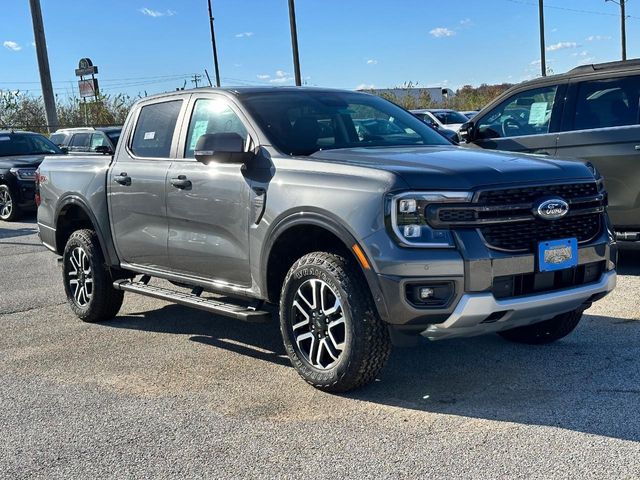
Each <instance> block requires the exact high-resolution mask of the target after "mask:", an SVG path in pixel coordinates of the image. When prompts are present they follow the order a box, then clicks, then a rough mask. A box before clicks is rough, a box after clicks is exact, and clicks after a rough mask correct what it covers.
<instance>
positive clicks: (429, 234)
mask: <svg viewBox="0 0 640 480" xmlns="http://www.w3.org/2000/svg"><path fill="white" fill-rule="evenodd" d="M472 197H473V194H472V193H470V192H407V193H401V194H399V195H394V196H391V197H390V205H389V208H390V215H389V218H390V227H391V230H392V231H393V233H394V235H395V236H396V237H397V238H398V240H399V241H400V243H402V244H403V245H405V246H409V247H431V248H437V247H454V246H455V244H454V243H453V236H452V235H451V232H450V231H449V230H435V229H433V228H431V227H430V226H429V225H428V224H427V220H426V218H425V209H426V208H427V206H428V205H430V204H432V203H467V202H470V201H471V198H472Z"/></svg>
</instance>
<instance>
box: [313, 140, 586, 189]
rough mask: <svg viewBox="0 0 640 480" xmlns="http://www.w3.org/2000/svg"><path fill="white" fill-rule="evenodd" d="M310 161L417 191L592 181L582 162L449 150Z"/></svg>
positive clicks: (326, 155)
mask: <svg viewBox="0 0 640 480" xmlns="http://www.w3.org/2000/svg"><path fill="white" fill-rule="evenodd" d="M311 158H314V159H318V160H322V161H325V162H335V163H340V164H345V165H359V166H362V167H368V168H376V169H379V170H385V171H389V172H392V173H395V174H396V175H398V176H399V177H401V178H402V179H403V180H404V181H405V182H406V183H407V184H408V186H409V187H410V188H415V189H448V190H471V189H474V188H479V187H485V186H493V185H501V184H514V183H541V182H553V181H564V180H566V181H572V180H591V179H593V175H592V174H591V172H590V171H589V169H588V168H587V167H586V166H585V165H584V164H582V163H580V162H570V161H561V160H550V159H547V158H545V157H541V156H538V155H525V154H514V153H511V152H495V151H487V150H475V149H470V148H463V147H453V146H451V147H450V146H444V147H441V146H438V147H382V148H380V147H376V148H349V149H336V150H324V151H319V152H316V153H314V154H313V155H312V156H311Z"/></svg>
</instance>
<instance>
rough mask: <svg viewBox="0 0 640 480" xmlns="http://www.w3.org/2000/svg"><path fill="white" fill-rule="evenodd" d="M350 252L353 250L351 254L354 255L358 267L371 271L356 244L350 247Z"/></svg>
mask: <svg viewBox="0 0 640 480" xmlns="http://www.w3.org/2000/svg"><path fill="white" fill-rule="evenodd" d="M351 250H353V253H355V254H356V257H357V258H358V261H359V262H360V265H362V268H364V269H365V270H371V265H369V261H368V260H367V257H365V255H364V252H363V251H362V249H361V248H360V247H359V246H358V244H357V243H354V244H353V246H352V247H351Z"/></svg>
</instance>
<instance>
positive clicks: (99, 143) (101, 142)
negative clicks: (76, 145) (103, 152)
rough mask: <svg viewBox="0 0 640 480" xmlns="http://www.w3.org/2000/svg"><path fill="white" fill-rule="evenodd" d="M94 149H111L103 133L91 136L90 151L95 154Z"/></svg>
mask: <svg viewBox="0 0 640 480" xmlns="http://www.w3.org/2000/svg"><path fill="white" fill-rule="evenodd" d="M96 147H111V146H110V145H109V142H108V140H107V138H106V137H105V136H104V133H94V134H93V135H92V136H91V151H92V152H95V151H96Z"/></svg>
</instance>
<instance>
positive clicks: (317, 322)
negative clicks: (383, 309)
mask: <svg viewBox="0 0 640 480" xmlns="http://www.w3.org/2000/svg"><path fill="white" fill-rule="evenodd" d="M280 327H281V331H282V337H283V340H284V345H285V348H286V350H287V354H288V355H289V358H290V360H291V363H292V364H293V366H294V367H295V369H296V370H297V371H298V373H299V374H300V376H302V378H304V379H305V380H306V381H307V382H308V383H310V384H311V385H313V386H315V387H316V388H319V389H322V390H325V391H332V392H344V391H347V390H351V389H354V388H357V387H360V386H362V385H365V384H367V383H369V382H371V381H373V380H374V379H375V377H376V375H377V374H378V372H379V371H380V369H382V367H383V366H384V365H385V363H386V361H387V359H388V357H389V353H390V350H391V342H390V340H389V332H388V329H387V326H386V325H385V324H384V323H383V322H382V320H381V319H380V317H379V316H378V314H377V312H376V310H375V307H374V306H373V299H372V298H371V294H370V292H369V289H368V286H367V284H366V282H365V280H364V278H363V277H362V274H361V273H360V272H359V271H358V270H357V268H356V267H355V266H354V265H353V264H351V263H350V262H349V261H348V260H346V259H345V258H343V257H341V256H339V255H335V254H331V253H325V252H314V253H310V254H308V255H305V256H304V257H302V258H301V259H300V260H298V261H297V262H296V263H295V264H294V265H293V266H292V267H291V269H290V270H289V273H288V274H287V276H286V278H285V281H284V284H283V287H282V295H281V298H280Z"/></svg>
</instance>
